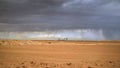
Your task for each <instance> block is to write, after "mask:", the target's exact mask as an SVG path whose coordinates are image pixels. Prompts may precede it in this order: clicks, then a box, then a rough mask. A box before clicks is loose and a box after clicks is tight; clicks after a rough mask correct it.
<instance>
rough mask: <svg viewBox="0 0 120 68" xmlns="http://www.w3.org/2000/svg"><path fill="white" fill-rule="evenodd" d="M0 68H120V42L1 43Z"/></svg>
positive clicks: (7, 41)
mask: <svg viewBox="0 0 120 68" xmlns="http://www.w3.org/2000/svg"><path fill="white" fill-rule="evenodd" d="M0 68H120V41H57V40H56V41H50V40H47V41H45V40H41V41H39V40H0Z"/></svg>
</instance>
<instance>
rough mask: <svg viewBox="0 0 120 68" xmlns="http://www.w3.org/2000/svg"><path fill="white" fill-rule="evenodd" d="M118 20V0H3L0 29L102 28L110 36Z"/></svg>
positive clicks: (1, 0)
mask: <svg viewBox="0 0 120 68" xmlns="http://www.w3.org/2000/svg"><path fill="white" fill-rule="evenodd" d="M119 22H120V1H119V0H114V1H113V0H0V31H43V30H64V29H67V30H71V29H102V30H103V31H104V34H105V35H106V37H108V36H109V35H108V34H107V32H108V33H109V34H112V32H113V33H117V34H119V32H120V31H119V29H120V23H119ZM114 30H117V31H114ZM112 35H114V36H115V34H112ZM115 38H116V37H115ZM110 39H111V38H110Z"/></svg>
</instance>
